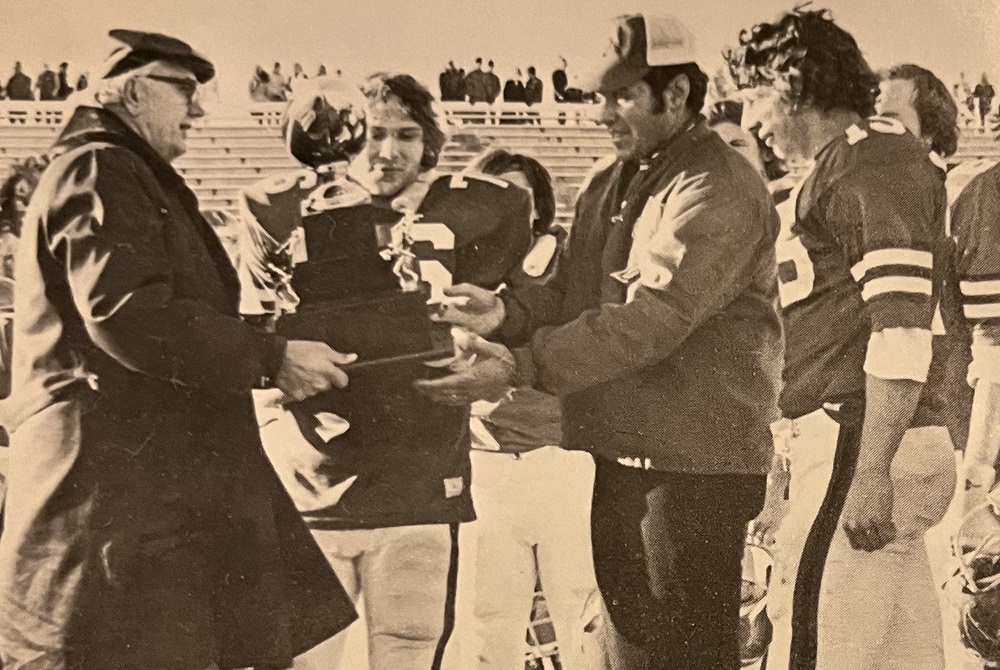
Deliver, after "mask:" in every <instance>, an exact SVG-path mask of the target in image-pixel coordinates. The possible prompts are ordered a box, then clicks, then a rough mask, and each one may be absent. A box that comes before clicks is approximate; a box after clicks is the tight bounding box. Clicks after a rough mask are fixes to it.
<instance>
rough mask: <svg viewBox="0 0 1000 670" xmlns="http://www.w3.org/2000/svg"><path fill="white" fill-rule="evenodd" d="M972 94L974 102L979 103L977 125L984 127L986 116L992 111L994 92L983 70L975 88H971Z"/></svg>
mask: <svg viewBox="0 0 1000 670" xmlns="http://www.w3.org/2000/svg"><path fill="white" fill-rule="evenodd" d="M972 95H973V97H974V98H975V99H976V102H977V103H979V127H980V128H986V117H987V116H989V114H990V111H992V108H993V96H994V95H995V92H994V90H993V86H992V85H991V84H990V80H989V78H987V76H986V73H985V72H984V73H983V76H982V78H981V79H980V80H979V83H978V84H976V88H975V89H973V91H972Z"/></svg>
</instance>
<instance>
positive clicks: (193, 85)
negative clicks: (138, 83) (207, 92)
mask: <svg viewBox="0 0 1000 670" xmlns="http://www.w3.org/2000/svg"><path fill="white" fill-rule="evenodd" d="M143 76H145V77H146V79H153V80H154V81H162V82H164V83H166V84H170V85H172V86H173V87H175V88H176V89H177V90H178V91H180V92H181V93H182V94H183V95H184V97H186V98H187V101H188V104H189V105H190V104H191V103H193V102H194V99H195V96H196V95H197V94H198V82H197V81H195V80H194V79H185V78H183V77H168V76H166V75H162V74H147V75H143Z"/></svg>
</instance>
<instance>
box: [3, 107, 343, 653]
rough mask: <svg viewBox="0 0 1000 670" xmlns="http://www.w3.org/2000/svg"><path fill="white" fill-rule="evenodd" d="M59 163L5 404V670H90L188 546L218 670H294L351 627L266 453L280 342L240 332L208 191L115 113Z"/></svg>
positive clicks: (23, 282) (50, 177) (36, 227)
mask: <svg viewBox="0 0 1000 670" xmlns="http://www.w3.org/2000/svg"><path fill="white" fill-rule="evenodd" d="M53 153H54V155H55V156H57V157H56V158H55V159H54V161H53V163H52V164H51V165H50V166H49V168H48V169H47V170H46V172H45V174H44V176H43V177H42V179H41V182H40V184H39V186H38V189H37V191H36V192H35V195H34V199H33V201H32V204H31V206H30V208H29V211H28V212H27V214H26V217H25V222H24V229H23V233H22V247H21V249H20V251H19V254H20V255H19V257H18V282H17V289H16V298H15V309H16V313H17V319H16V332H15V334H14V342H15V344H14V364H13V375H14V377H13V387H14V390H13V395H12V396H11V398H10V399H9V401H6V405H5V406H4V407H3V410H4V415H3V422H4V424H5V425H6V426H7V427H8V428H9V429H12V430H13V431H14V432H13V437H12V448H11V458H10V477H9V489H8V494H7V508H6V519H5V527H4V531H3V536H2V539H0V651H2V652H3V655H4V657H5V658H4V667H5V668H21V667H30V668H32V669H37V670H50V669H52V670H55V669H61V668H73V669H75V668H80V670H83V669H84V668H86V670H93V669H94V667H96V666H94V665H93V664H90V665H88V661H86V660H85V659H86V653H87V649H86V648H84V647H83V646H81V645H83V644H84V642H85V641H86V639H88V638H87V634H85V633H83V632H82V631H83V630H84V629H85V627H86V626H90V627H94V626H98V627H99V626H102V625H103V624H102V621H101V620H100V618H99V617H98V615H97V614H96V613H97V612H100V611H102V610H105V611H106V609H107V608H108V603H109V602H119V601H121V600H122V598H121V595H122V594H121V590H123V589H124V590H125V593H126V594H127V596H126V597H125V598H124V601H125V602H129V601H130V599H133V600H139V599H142V598H143V596H142V593H136V592H134V591H133V592H132V593H128V591H129V590H130V589H132V590H134V589H136V587H135V585H134V584H135V581H136V578H137V577H138V576H142V575H137V572H138V571H140V570H141V571H145V572H146V574H145V576H144V577H143V583H148V582H149V581H150V580H152V581H153V582H154V583H155V574H152V573H153V572H154V571H155V570H156V568H155V566H156V564H157V563H156V560H157V557H159V556H162V555H164V554H165V553H169V552H172V551H175V550H177V549H179V548H185V549H187V550H189V551H188V555H189V554H190V553H191V552H195V553H196V554H197V555H199V556H201V557H203V558H204V560H205V561H206V562H207V566H208V572H209V574H210V575H211V577H209V578H208V584H207V585H206V586H207V588H209V589H210V590H211V593H210V600H211V601H213V602H214V608H215V611H214V618H215V622H216V625H215V627H214V635H215V638H216V641H217V644H218V646H219V649H218V654H219V665H220V666H221V667H222V668H230V667H246V666H252V665H253V666H266V667H287V666H288V665H290V663H291V659H292V657H293V655H295V654H297V653H300V652H302V651H304V650H305V649H307V648H309V647H311V646H313V645H315V644H316V643H318V642H319V641H321V640H323V639H325V638H328V637H330V636H331V635H333V634H334V633H336V632H337V631H339V630H341V629H342V628H344V627H345V626H346V625H347V624H348V623H350V621H352V620H353V618H354V616H355V614H354V609H353V606H352V604H351V602H350V600H349V599H348V598H347V596H346V594H345V593H344V592H343V589H342V588H341V586H340V584H339V582H338V581H337V580H336V577H335V576H334V574H333V573H332V571H331V570H330V568H329V566H328V565H327V563H326V561H325V560H324V557H323V555H322V553H321V552H320V551H319V549H318V548H317V547H316V545H315V544H314V543H313V541H312V540H311V538H310V536H309V533H308V531H307V530H306V528H305V526H304V525H303V523H302V521H301V519H300V518H299V515H298V513H297V512H296V510H295V508H294V506H293V505H292V504H291V501H290V500H289V498H288V496H287V494H286V493H285V492H284V490H283V489H282V487H281V484H280V483H279V481H278V479H277V477H276V476H275V474H274V471H273V470H272V469H271V467H270V465H269V464H268V462H267V459H266V458H265V456H264V453H263V450H262V447H261V443H260V437H259V435H258V431H257V422H256V420H255V418H254V412H253V406H252V403H251V397H250V392H251V390H252V389H253V388H254V387H257V386H258V385H259V384H260V383H261V380H262V378H268V377H273V376H274V375H275V374H276V373H277V369H278V368H279V366H280V364H281V361H282V358H283V355H284V342H283V341H282V340H281V339H280V338H277V337H275V336H274V335H270V334H265V333H263V332H260V331H257V330H256V329H254V328H252V327H250V326H249V325H247V324H245V323H244V322H242V321H241V320H240V319H239V318H238V316H237V301H238V298H239V286H238V282H237V278H236V274H235V271H234V270H233V268H232V267H231V265H230V263H229V261H228V259H227V257H226V254H225V252H224V250H223V248H222V246H221V244H220V243H219V241H218V238H217V237H216V236H215V234H214V232H213V231H212V229H211V227H210V226H209V225H208V223H207V222H206V221H205V220H204V219H203V218H202V217H201V215H200V214H199V212H198V203H197V200H196V197H195V195H194V194H193V193H192V192H191V191H190V190H189V189H188V188H187V186H186V185H185V184H184V182H183V180H182V179H181V177H180V176H179V175H178V174H177V173H176V172H175V171H174V170H173V169H172V168H171V167H170V165H168V164H167V163H166V162H165V161H163V160H162V159H161V158H160V157H159V156H158V155H156V154H155V152H154V151H153V149H152V148H151V147H150V146H149V145H148V144H147V143H146V142H145V141H144V140H142V139H141V138H140V137H139V136H138V135H137V134H135V133H134V132H133V131H131V130H130V129H129V128H128V127H126V126H125V125H124V124H123V123H122V122H121V121H120V120H118V119H117V117H115V116H113V115H112V114H110V113H108V112H106V111H104V110H98V109H88V108H81V109H79V110H77V112H76V113H75V114H74V116H73V118H72V119H71V120H70V122H69V125H68V126H67V128H66V129H65V131H64V132H63V133H62V135H61V137H60V139H59V140H58V142H57V144H56V146H55V148H54V150H53ZM182 553H183V552H182ZM159 587H160V588H161V589H162V588H165V585H164V584H160V585H159ZM161 597H162V596H161ZM105 616H107V614H105ZM113 616H114V617H115V619H116V620H128V617H130V616H134V615H133V614H132V613H130V612H128V611H116V612H115V613H114V615H113ZM95 617H97V618H96V619H95ZM178 625H186V622H183V621H179V622H178ZM187 625H189V624H187ZM81 640H83V641H84V642H81ZM163 652H164V654H166V655H171V657H173V656H172V655H173V654H174V653H175V652H174V650H163ZM176 653H177V654H179V655H182V654H183V651H182V650H179V651H177V652H176Z"/></svg>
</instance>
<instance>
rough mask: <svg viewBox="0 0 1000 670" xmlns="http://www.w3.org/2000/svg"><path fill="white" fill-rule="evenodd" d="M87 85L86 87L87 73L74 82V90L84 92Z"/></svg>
mask: <svg viewBox="0 0 1000 670" xmlns="http://www.w3.org/2000/svg"><path fill="white" fill-rule="evenodd" d="M87 85H88V81H87V73H86V72H84V73H82V74H81V75H80V76H79V77H78V78H77V80H76V90H78V91H85V90H86V89H87Z"/></svg>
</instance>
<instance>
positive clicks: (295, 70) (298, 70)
mask: <svg viewBox="0 0 1000 670" xmlns="http://www.w3.org/2000/svg"><path fill="white" fill-rule="evenodd" d="M308 78H309V77H308V75H306V73H305V71H304V70H303V69H302V66H301V65H300V64H299V63H295V64H294V65H292V78H291V79H289V80H288V90H289V91H294V90H295V86H296V85H297V84H299V83H301V81H302V80H303V79H308Z"/></svg>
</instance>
